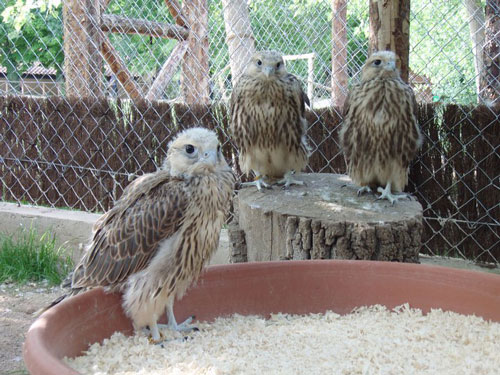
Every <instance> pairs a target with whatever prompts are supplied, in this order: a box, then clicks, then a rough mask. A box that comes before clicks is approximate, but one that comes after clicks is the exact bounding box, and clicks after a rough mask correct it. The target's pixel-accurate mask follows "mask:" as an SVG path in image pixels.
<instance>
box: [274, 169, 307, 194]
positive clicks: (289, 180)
mask: <svg viewBox="0 0 500 375" xmlns="http://www.w3.org/2000/svg"><path fill="white" fill-rule="evenodd" d="M294 174H295V171H294V170H291V171H288V172H286V173H285V175H284V176H283V178H282V179H281V180H279V181H278V182H276V184H277V185H283V189H288V188H289V187H290V185H305V182H304V181H300V180H295V179H294V178H293V175H294Z"/></svg>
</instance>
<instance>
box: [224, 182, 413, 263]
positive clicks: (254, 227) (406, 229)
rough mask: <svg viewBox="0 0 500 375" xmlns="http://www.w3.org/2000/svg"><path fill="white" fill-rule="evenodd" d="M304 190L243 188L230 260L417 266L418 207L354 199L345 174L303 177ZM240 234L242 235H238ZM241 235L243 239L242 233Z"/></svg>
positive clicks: (367, 197)
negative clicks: (374, 262) (378, 262)
mask: <svg viewBox="0 0 500 375" xmlns="http://www.w3.org/2000/svg"><path fill="white" fill-rule="evenodd" d="M300 180H302V181H304V182H305V183H306V184H307V186H304V187H299V186H294V187H292V188H290V190H289V191H288V192H287V193H286V194H284V193H283V192H282V191H280V189H273V190H267V191H266V192H264V193H262V192H259V191H257V190H256V189H255V188H245V189H241V190H239V192H238V195H237V198H236V199H235V202H234V206H235V223H238V226H237V227H232V226H231V227H230V228H229V233H230V238H231V239H232V240H231V244H232V246H233V251H232V254H233V255H232V260H233V262H240V261H244V259H245V258H246V259H247V261H249V262H254V261H268V260H284V259H294V260H295V259H372V260H385V261H399V262H418V254H419V250H420V246H421V235H422V229H423V225H422V206H421V205H420V203H418V202H417V201H415V200H403V201H399V202H398V203H397V204H395V205H391V204H390V203H389V202H386V201H385V202H384V201H376V200H374V197H373V195H365V196H360V197H358V196H357V194H356V191H357V188H358V187H357V186H355V185H354V184H353V183H351V182H350V181H349V179H348V178H346V176H345V175H335V174H328V173H303V174H301V175H300ZM241 231H243V232H244V233H242V232H241ZM243 234H244V235H243Z"/></svg>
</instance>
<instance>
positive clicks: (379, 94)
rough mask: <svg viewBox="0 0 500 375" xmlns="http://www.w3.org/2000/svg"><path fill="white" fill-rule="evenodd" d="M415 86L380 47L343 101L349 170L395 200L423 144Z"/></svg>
mask: <svg viewBox="0 0 500 375" xmlns="http://www.w3.org/2000/svg"><path fill="white" fill-rule="evenodd" d="M416 111H417V103H416V101H415V95H414V93H413V90H412V89H411V88H410V86H408V85H407V84H406V83H404V82H403V80H402V79H401V77H400V76H399V72H398V70H397V69H396V55H395V54H394V52H391V51H380V52H375V53H374V54H373V55H371V56H370V57H369V58H368V60H367V61H366V63H365V64H364V66H363V68H362V72H361V83H360V84H358V85H357V86H355V87H353V88H352V90H351V91H350V93H349V95H348V97H347V100H346V103H345V105H344V122H343V124H342V128H341V131H340V143H341V145H342V148H343V152H344V156H345V159H346V162H347V173H348V174H349V176H350V177H351V179H352V180H353V181H354V182H355V183H356V184H358V185H360V186H361V188H360V189H359V190H358V195H360V194H361V193H363V192H371V191H372V189H374V188H377V191H378V192H379V193H380V194H381V195H380V196H379V197H378V198H377V199H387V200H389V201H390V202H391V203H392V204H394V203H395V202H396V201H397V200H398V199H400V198H403V197H408V195H406V194H400V192H402V191H403V189H404V188H405V186H406V184H407V183H408V167H409V165H410V162H411V161H412V160H413V159H414V158H415V156H416V155H417V151H418V149H419V148H420V146H421V145H422V135H421V133H420V129H419V126H418V123H417V112H416Z"/></svg>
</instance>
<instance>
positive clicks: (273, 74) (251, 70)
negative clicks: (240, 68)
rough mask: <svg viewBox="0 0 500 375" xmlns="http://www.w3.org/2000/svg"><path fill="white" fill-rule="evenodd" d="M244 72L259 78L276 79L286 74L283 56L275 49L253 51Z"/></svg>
mask: <svg viewBox="0 0 500 375" xmlns="http://www.w3.org/2000/svg"><path fill="white" fill-rule="evenodd" d="M246 74H248V75H250V76H252V77H255V78H260V79H266V80H267V79H276V78H280V77H284V76H286V74H287V71H286V68H285V63H284V61H283V56H281V54H280V53H279V52H276V51H259V52H255V53H254V55H253V56H252V59H251V60H250V63H249V64H248V66H247V69H246Z"/></svg>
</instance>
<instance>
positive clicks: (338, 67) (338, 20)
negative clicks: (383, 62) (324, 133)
mask: <svg viewBox="0 0 500 375" xmlns="http://www.w3.org/2000/svg"><path fill="white" fill-rule="evenodd" d="M346 20H347V0H332V105H333V106H334V107H338V108H342V107H343V106H344V102H345V99H346V97H347V83H348V82H347V81H348V75H347V27H346Z"/></svg>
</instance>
